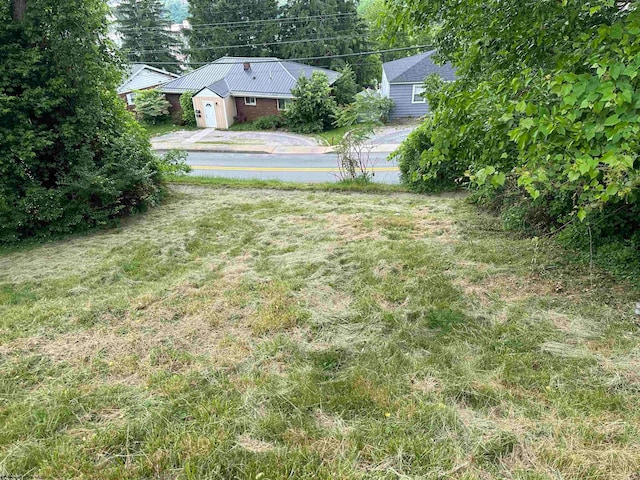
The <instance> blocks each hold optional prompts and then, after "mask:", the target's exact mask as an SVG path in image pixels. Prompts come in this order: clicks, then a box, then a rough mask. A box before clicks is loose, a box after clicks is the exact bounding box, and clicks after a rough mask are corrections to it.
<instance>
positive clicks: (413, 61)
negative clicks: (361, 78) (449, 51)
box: [382, 50, 456, 83]
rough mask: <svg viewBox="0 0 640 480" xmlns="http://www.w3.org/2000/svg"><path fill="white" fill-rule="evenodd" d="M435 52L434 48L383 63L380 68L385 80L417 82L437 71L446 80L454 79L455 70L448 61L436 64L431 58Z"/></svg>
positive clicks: (390, 81)
mask: <svg viewBox="0 0 640 480" xmlns="http://www.w3.org/2000/svg"><path fill="white" fill-rule="evenodd" d="M435 53H436V51H435V50H431V51H430V52H425V53H421V54H419V55H413V56H411V57H406V58H400V59H398V60H393V61H392V62H387V63H383V64H382V68H383V69H384V73H385V74H386V76H387V81H388V82H389V83H405V82H406V83H418V82H422V81H423V80H424V79H425V78H426V77H427V75H431V74H432V73H437V74H438V75H440V76H441V77H442V79H443V80H446V81H453V80H455V79H456V70H455V69H454V68H453V66H452V65H451V64H450V63H446V64H444V65H437V64H436V63H435V62H434V61H433V59H432V58H431V56H432V55H433V54H435Z"/></svg>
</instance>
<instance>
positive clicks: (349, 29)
mask: <svg viewBox="0 0 640 480" xmlns="http://www.w3.org/2000/svg"><path fill="white" fill-rule="evenodd" d="M282 40H283V43H282V45H281V47H280V56H282V57H283V58H309V57H324V56H330V55H349V54H353V53H359V52H366V51H371V49H372V48H373V45H372V44H371V42H370V36H369V32H368V30H367V25H366V23H365V22H364V21H363V20H362V18H360V16H359V15H358V13H357V4H356V3H355V2H354V1H353V0H290V1H289V2H287V3H286V4H285V5H284V6H283V8H282ZM304 63H308V64H310V65H316V66H319V67H324V68H331V69H334V70H339V69H341V68H343V67H344V66H345V65H346V64H347V63H350V64H351V66H352V68H353V70H354V72H355V74H356V82H357V83H358V84H360V85H365V84H369V83H370V82H371V81H372V80H373V79H374V78H377V77H378V76H379V74H380V60H379V58H378V57H377V56H375V55H371V56H353V57H340V58H335V59H330V58H327V59H324V58H319V59H315V60H308V61H305V62H304Z"/></svg>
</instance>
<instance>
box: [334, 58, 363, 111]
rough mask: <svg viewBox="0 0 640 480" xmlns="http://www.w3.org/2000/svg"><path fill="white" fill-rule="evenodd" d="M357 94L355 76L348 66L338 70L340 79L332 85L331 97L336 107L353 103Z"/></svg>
mask: <svg viewBox="0 0 640 480" xmlns="http://www.w3.org/2000/svg"><path fill="white" fill-rule="evenodd" d="M357 92H358V84H357V83H356V74H355V73H354V71H353V68H351V66H350V65H349V64H347V65H345V66H344V67H342V68H341V69H340V77H338V79H337V80H336V81H335V82H334V84H333V96H334V98H335V99H336V102H337V103H338V105H348V104H350V103H353V101H354V100H355V95H356V93H357Z"/></svg>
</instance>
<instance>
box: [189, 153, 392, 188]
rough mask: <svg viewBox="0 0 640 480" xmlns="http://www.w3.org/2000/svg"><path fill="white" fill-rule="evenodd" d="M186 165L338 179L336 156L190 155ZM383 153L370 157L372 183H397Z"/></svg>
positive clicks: (202, 171)
mask: <svg viewBox="0 0 640 480" xmlns="http://www.w3.org/2000/svg"><path fill="white" fill-rule="evenodd" d="M188 155H189V156H188V159H187V162H188V163H189V165H191V167H192V168H193V171H192V173H191V175H199V176H210V177H227V178H259V179H263V180H267V179H269V180H272V179H276V180H282V181H286V182H335V181H337V180H338V171H337V157H336V155H335V154H324V155H318V154H255V153H221V152H189V154H188ZM387 156H388V154H386V153H372V154H371V156H370V161H371V165H372V167H373V172H374V181H375V182H378V183H398V182H399V175H400V173H399V171H398V167H397V164H396V163H395V162H391V161H388V160H387Z"/></svg>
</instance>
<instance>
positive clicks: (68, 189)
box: [0, 0, 160, 243]
mask: <svg viewBox="0 0 640 480" xmlns="http://www.w3.org/2000/svg"><path fill="white" fill-rule="evenodd" d="M8 3H9V2H3V3H2V5H1V6H0V20H1V23H2V27H1V28H0V243H3V242H10V241H15V240H18V239H21V238H24V237H29V236H48V235H54V234H60V233H67V232H72V231H78V230H81V229H86V228H89V227H91V226H94V225H99V224H103V223H106V222H109V221H111V220H112V219H114V218H115V217H117V216H121V215H124V214H127V213H129V212H132V211H136V210H139V209H142V208H144V207H146V206H147V205H149V204H153V203H154V202H155V201H156V200H157V199H158V196H159V193H160V190H159V187H158V181H159V172H158V170H157V165H156V160H155V158H154V156H153V154H152V153H151V150H150V147H149V143H148V141H147V139H146V137H145V135H144V134H143V132H142V130H141V128H140V127H139V126H138V125H137V124H136V122H135V120H134V119H133V117H132V116H131V114H129V113H128V112H127V111H126V110H125V106H124V104H123V102H122V101H121V100H120V99H119V98H118V97H117V95H116V93H115V87H116V85H117V83H118V81H119V80H120V78H121V73H120V70H119V68H118V66H117V64H116V59H115V57H114V56H113V50H112V48H111V45H110V44H109V43H108V41H107V40H106V38H107V35H106V34H107V28H106V20H105V19H106V14H107V10H106V5H105V3H104V2H102V1H100V0H60V1H58V2H50V1H46V0H28V2H27V3H26V12H25V15H24V17H23V18H22V19H13V18H12V14H11V11H10V9H9V5H8ZM45 46H46V48H45Z"/></svg>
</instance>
